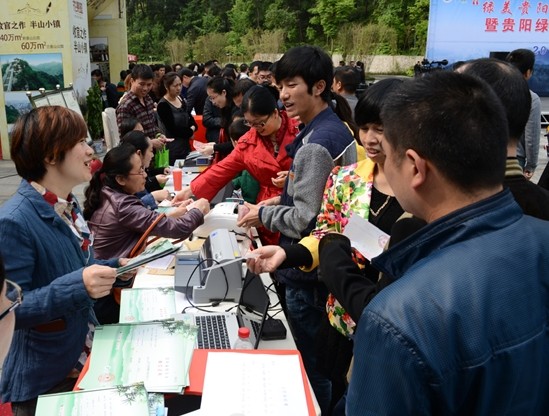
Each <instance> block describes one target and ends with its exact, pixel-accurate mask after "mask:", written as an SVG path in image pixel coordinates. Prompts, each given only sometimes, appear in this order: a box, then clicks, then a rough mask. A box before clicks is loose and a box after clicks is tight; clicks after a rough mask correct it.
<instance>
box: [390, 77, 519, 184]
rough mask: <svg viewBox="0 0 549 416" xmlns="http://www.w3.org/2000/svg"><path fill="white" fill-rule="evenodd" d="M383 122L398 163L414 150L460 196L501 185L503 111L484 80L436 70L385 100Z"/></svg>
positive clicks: (407, 83)
mask: <svg viewBox="0 0 549 416" xmlns="http://www.w3.org/2000/svg"><path fill="white" fill-rule="evenodd" d="M381 119H382V120H383V128H384V135H385V138H386V141H387V142H388V143H387V145H390V146H391V148H392V149H391V150H392V153H393V154H394V155H393V156H392V157H393V158H394V163H396V164H397V165H399V164H400V163H401V162H402V159H403V158H404V154H405V152H406V150H407V149H413V150H415V151H416V152H417V153H418V155H420V156H421V157H422V158H424V159H426V160H428V161H430V162H431V163H432V164H433V165H434V166H435V167H436V168H437V169H438V170H439V172H441V174H442V175H444V177H445V178H446V179H447V180H448V181H450V182H452V183H453V184H454V185H455V186H456V187H457V188H459V189H460V190H461V191H462V192H465V193H475V192H477V191H479V190H482V189H489V188H493V187H494V186H497V185H500V184H501V183H502V181H503V178H504V175H505V161H506V157H507V139H508V135H509V133H508V129H507V120H506V117H505V110H504V108H503V105H502V104H501V101H500V100H499V99H498V98H497V96H496V94H495V93H494V91H493V90H492V88H491V87H490V86H489V85H488V84H487V83H486V82H484V81H482V80H481V79H479V78H477V77H473V76H471V75H466V74H459V73H456V72H450V71H437V72H434V73H431V74H429V75H428V76H425V77H422V78H414V79H412V80H406V81H404V82H403V83H402V84H401V85H400V87H399V88H397V89H396V90H394V91H393V92H392V93H390V94H389V97H388V98H387V99H386V100H385V103H384V104H383V107H382V109H381Z"/></svg>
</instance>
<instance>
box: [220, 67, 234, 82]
mask: <svg viewBox="0 0 549 416" xmlns="http://www.w3.org/2000/svg"><path fill="white" fill-rule="evenodd" d="M221 76H222V77H223V78H230V79H232V80H233V81H236V73H235V72H234V69H233V68H228V67H226V68H224V69H223V70H222V71H221Z"/></svg>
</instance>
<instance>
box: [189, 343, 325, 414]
mask: <svg viewBox="0 0 549 416" xmlns="http://www.w3.org/2000/svg"><path fill="white" fill-rule="evenodd" d="M217 352H224V353H227V352H238V353H246V354H272V355H297V356H298V357H299V364H300V366H301V376H302V378H303V388H304V390H305V400H306V401H307V409H308V411H309V416H315V415H316V411H315V406H314V403H313V396H312V394H311V387H310V384H309V379H308V378H307V373H306V372H305V367H304V366H303V360H302V359H301V354H300V353H299V351H297V350H199V349H195V350H194V353H193V359H192V361H191V368H190V369H189V381H190V384H189V386H187V387H186V388H185V394H190V395H197V396H200V395H202V390H203V388H204V377H205V376H206V362H207V361H208V354H210V353H211V354H215V353H217Z"/></svg>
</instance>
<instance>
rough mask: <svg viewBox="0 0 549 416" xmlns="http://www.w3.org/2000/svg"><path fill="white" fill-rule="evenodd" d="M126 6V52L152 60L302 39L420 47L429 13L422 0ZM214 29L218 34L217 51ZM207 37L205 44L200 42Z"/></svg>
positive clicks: (147, 1) (236, 53)
mask: <svg viewBox="0 0 549 416" xmlns="http://www.w3.org/2000/svg"><path fill="white" fill-rule="evenodd" d="M126 5H127V11H128V46H129V52H130V53H135V54H137V55H139V56H140V57H141V60H143V61H153V62H162V61H167V62H170V61H171V62H175V61H181V62H188V61H189V60H191V59H193V60H202V59H201V58H199V57H198V56H203V57H206V58H205V59H206V60H208V59H211V58H214V57H217V59H220V60H222V61H224V60H225V59H223V58H225V57H227V56H229V57H231V58H235V59H236V57H238V58H240V59H241V60H243V61H248V62H249V61H250V60H252V59H253V56H254V54H255V53H267V52H268V50H269V51H272V50H277V51H279V52H283V51H284V50H285V49H287V48H288V47H291V46H294V45H298V44H303V43H305V42H310V43H314V44H317V45H319V46H322V47H324V48H327V49H330V50H331V51H333V52H335V51H339V52H341V53H343V55H344V56H345V55H351V56H352V55H361V54H363V52H362V51H364V50H368V51H369V52H368V53H391V54H394V53H405V54H407V53H409V54H412V53H413V54H415V53H417V54H422V53H423V51H424V50H425V42H426V38H427V22H428V13H429V1H428V0H369V1H368V0H269V1H267V0H254V1H250V0H230V1H228V0H126ZM350 28H359V30H358V31H359V32H360V33H359V34H353V33H352V32H350V31H349V30H350ZM366 28H368V29H366ZM281 31H282V32H283V33H282V34H281ZM363 32H366V33H370V34H372V35H373V36H374V39H371V40H370V39H365V38H364V33H363ZM217 34H222V35H223V36H224V37H225V38H226V39H225V42H224V43H225V44H224V47H223V50H222V51H220V43H222V42H220V41H218V40H217ZM209 36H211V37H212V40H213V41H214V44H212V45H211V46H212V48H211V49H210V48H209V47H208V46H209V45H207V44H204V41H205V40H207V39H209V38H208V37H209ZM357 38H360V39H362V41H361V42H365V44H364V43H358V42H357V41H356V39H357ZM177 42H180V43H177ZM260 42H266V43H265V44H261V43H260ZM182 43H186V45H187V46H184V45H182ZM227 54H228V55H227ZM175 58H177V59H175Z"/></svg>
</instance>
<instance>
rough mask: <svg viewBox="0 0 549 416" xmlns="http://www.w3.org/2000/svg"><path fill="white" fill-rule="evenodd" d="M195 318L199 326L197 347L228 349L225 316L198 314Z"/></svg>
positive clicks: (228, 342)
mask: <svg viewBox="0 0 549 416" xmlns="http://www.w3.org/2000/svg"><path fill="white" fill-rule="evenodd" d="M195 318H196V323H197V325H198V326H199V328H200V331H198V341H197V343H198V348H199V349H221V350H228V349H230V348H231V343H230V341H229V334H228V333H227V325H226V324H225V316H223V315H198V316H195Z"/></svg>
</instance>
